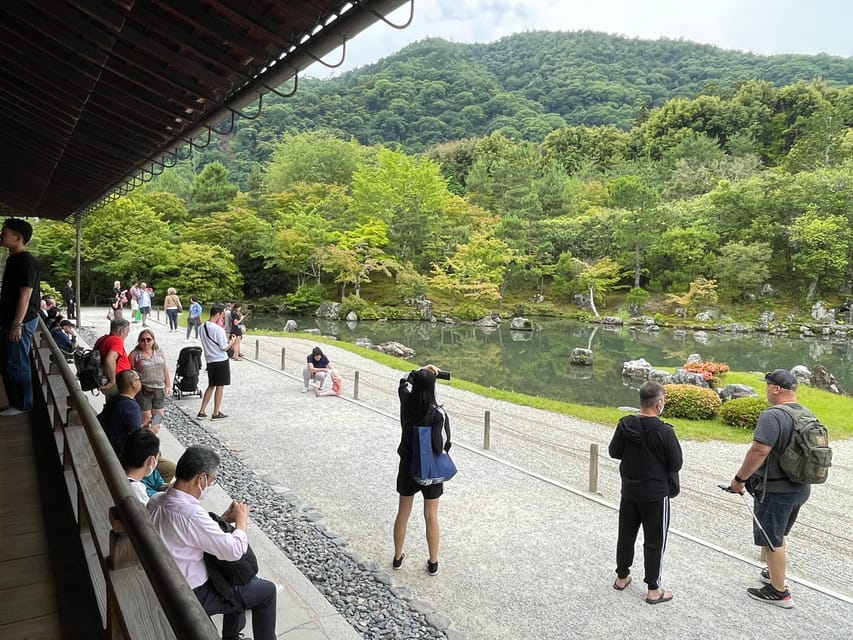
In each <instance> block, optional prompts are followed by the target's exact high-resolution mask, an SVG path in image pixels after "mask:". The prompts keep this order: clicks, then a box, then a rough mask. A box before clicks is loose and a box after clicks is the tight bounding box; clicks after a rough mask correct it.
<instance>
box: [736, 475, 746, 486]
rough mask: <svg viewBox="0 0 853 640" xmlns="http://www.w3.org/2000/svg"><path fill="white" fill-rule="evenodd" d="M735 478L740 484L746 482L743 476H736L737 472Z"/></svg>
mask: <svg viewBox="0 0 853 640" xmlns="http://www.w3.org/2000/svg"><path fill="white" fill-rule="evenodd" d="M735 480H736V481H737V482H740V483H741V484H746V480H744V479H743V478H741V477H740V476H738V475H737V474H735Z"/></svg>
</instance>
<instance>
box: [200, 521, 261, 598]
mask: <svg viewBox="0 0 853 640" xmlns="http://www.w3.org/2000/svg"><path fill="white" fill-rule="evenodd" d="M208 515H209V516H210V517H211V518H213V520H214V521H215V522H216V524H218V525H219V528H220V529H222V531H224V532H225V533H233V531H234V526H233V525H232V524H230V523H228V522H225V520H223V519H222V518H220V517H219V516H218V515H216V514H215V513H213V512H209V513H208ZM204 564H205V566H206V567H207V574H208V579H209V580H210V584H211V586H212V587H213V589H214V590H215V591H216V592H217V593H218V594H219V595H221V596H222V597H223V598H225V599H226V600H227V601H228V602H231V603H235V602H236V599H237V594H236V593H234V586H238V587H241V586H245V585H247V584H249V583H250V582H251V581H252V579H254V577H255V576H257V575H258V559H257V557H256V556H255V552H254V551H252V547H251V545H250V546H248V547H247V548H246V553H244V554H243V557H242V558H240V559H239V560H220V559H219V558H217V557H216V556H214V555H211V554H209V553H205V554H204ZM237 604H240V603H239V602H238V603H237Z"/></svg>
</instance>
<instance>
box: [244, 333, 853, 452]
mask: <svg viewBox="0 0 853 640" xmlns="http://www.w3.org/2000/svg"><path fill="white" fill-rule="evenodd" d="M252 335H253V336H255V335H270V336H277V337H291V338H292V337H294V334H292V333H284V332H281V331H253V332H252ZM296 335H298V336H299V337H310V339H311V340H314V341H316V342H319V343H323V344H329V345H334V346H335V347H338V348H339V349H344V350H345V351H350V352H352V353H355V354H358V355H360V356H363V357H365V358H368V359H369V360H373V361H374V362H378V363H379V364H383V365H385V366H388V367H391V368H393V369H398V370H400V371H411V370H412V367H413V363H412V362H409V361H406V360H400V359H399V358H395V357H394V356H389V355H386V354H384V353H379V352H378V351H373V350H372V349H365V348H364V347H357V346H356V345H354V344H350V343H347V342H339V341H337V340H329V339H326V338H323V337H320V336H316V335H310V336H307V335H302V334H296ZM720 378H721V380H722V383H723V385H727V384H745V385H748V386H750V387H753V388H754V389H755V392H756V393H757V394H758V395H759V396H761V395H763V393H764V384H765V383H764V378H763V377H762V376H759V375H756V374H755V373H745V372H742V371H730V372H728V373H726V374H723V375H722V376H720ZM453 386H454V387H456V388H457V389H464V390H466V391H472V392H474V393H477V394H480V395H482V396H484V397H487V398H494V399H495V400H504V401H506V402H512V403H514V404H517V405H521V406H525V407H534V408H536V409H543V410H545V411H552V412H554V413H561V414H564V415H567V416H573V417H576V418H581V419H582V420H589V421H590V422H597V423H600V424H604V425H609V426H612V427H614V428H615V427H616V423H617V422H618V421H619V418H621V417H622V416H623V415H625V414H624V412H622V411H618V410H617V409H613V408H609V407H590V406H587V405H583V404H572V403H569V402H560V401H558V400H548V399H547V398H539V397H535V396H528V395H525V394H523V393H515V392H511V391H501V390H500V389H493V388H490V387H482V386H480V385H478V384H474V383H473V382H467V381H465V380H461V379H459V378H457V377H454V378H453ZM797 399H798V400H799V401H800V402H801V403H802V404H803V406H805V407H807V408H808V409H810V410H811V411H812V412H813V413H814V414H815V415H816V416H817V417H818V418H820V421H821V422H822V423H823V424H825V425H826V427H827V429H829V437H830V439H831V440H840V439H845V438H849V437H851V436H853V420H851V416H853V397H850V396H839V395H836V394H834V393H829V392H827V391H821V390H819V389H814V388H812V387H809V386H806V385H804V386H802V387H800V388H799V389H798V390H797ZM667 421H668V422H669V423H670V424H672V425H673V426H674V427H675V429H676V433H677V434H678V437H679V438H680V439H682V440H698V441H707V440H722V441H725V442H751V441H752V430H751V429H740V428H737V427H730V426H728V425H726V424H723V423H722V422H721V421H720V420H685V419H681V418H667Z"/></svg>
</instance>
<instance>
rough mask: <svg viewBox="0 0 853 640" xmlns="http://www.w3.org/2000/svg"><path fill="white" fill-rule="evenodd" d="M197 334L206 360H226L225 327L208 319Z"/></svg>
mask: <svg viewBox="0 0 853 640" xmlns="http://www.w3.org/2000/svg"><path fill="white" fill-rule="evenodd" d="M198 335H199V338H200V339H201V346H202V348H203V349H204V359H205V360H207V362H224V361H225V360H228V354H227V353H226V352H225V350H226V349H227V348H228V337H227V336H226V335H225V329H223V328H222V327H220V326H219V325H218V324H216V323H215V322H211V321H210V320H208V321H207V322H205V323H204V324H203V325H202V327H201V331H199V332H198Z"/></svg>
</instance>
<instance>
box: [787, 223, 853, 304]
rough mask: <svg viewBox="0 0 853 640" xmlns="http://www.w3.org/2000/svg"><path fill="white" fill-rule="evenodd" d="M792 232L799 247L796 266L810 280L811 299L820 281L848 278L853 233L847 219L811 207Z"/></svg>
mask: <svg viewBox="0 0 853 640" xmlns="http://www.w3.org/2000/svg"><path fill="white" fill-rule="evenodd" d="M790 234H791V244H792V245H793V246H794V247H795V252H794V255H793V257H792V260H793V264H794V267H795V268H796V269H797V271H798V272H799V274H800V276H801V277H803V278H805V279H807V280H808V281H809V288H808V293H807V294H806V298H807V299H811V298H812V297H813V296H814V294H815V292H816V291H817V289H818V285H820V284H822V285H823V286H824V287H831V286H836V285H838V284H841V283H842V282H844V281H845V279H846V277H847V269H848V266H849V263H850V246H851V245H850V241H851V234H850V230H849V227H848V226H847V221H846V220H845V219H844V218H842V217H841V216H836V215H826V214H824V213H822V212H820V211H818V210H817V209H815V208H810V209H809V210H808V211H806V213H804V214H803V215H802V216H800V217H799V218H797V219H796V220H795V221H794V223H793V224H792V225H791V230H790Z"/></svg>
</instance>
